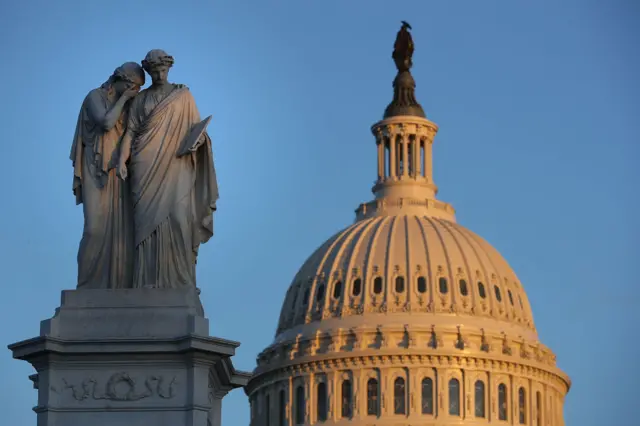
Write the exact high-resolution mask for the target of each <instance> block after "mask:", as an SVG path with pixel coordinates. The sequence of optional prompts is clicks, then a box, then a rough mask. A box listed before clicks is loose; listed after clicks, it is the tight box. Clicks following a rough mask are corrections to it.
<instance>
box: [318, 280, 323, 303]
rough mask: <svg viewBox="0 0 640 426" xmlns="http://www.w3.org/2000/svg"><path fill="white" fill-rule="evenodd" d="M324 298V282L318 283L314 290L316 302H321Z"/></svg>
mask: <svg viewBox="0 0 640 426" xmlns="http://www.w3.org/2000/svg"><path fill="white" fill-rule="evenodd" d="M322 299H324V284H320V285H319V286H318V289H317V290H316V302H318V303H319V302H322Z"/></svg>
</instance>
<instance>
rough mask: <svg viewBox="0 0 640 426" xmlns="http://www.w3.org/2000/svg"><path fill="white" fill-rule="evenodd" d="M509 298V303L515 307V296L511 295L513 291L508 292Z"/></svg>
mask: <svg viewBox="0 0 640 426" xmlns="http://www.w3.org/2000/svg"><path fill="white" fill-rule="evenodd" d="M507 296H509V303H511V306H513V294H511V290H507Z"/></svg>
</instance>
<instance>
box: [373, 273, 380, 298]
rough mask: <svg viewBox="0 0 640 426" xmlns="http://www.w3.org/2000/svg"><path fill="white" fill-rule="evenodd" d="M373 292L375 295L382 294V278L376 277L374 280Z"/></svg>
mask: <svg viewBox="0 0 640 426" xmlns="http://www.w3.org/2000/svg"><path fill="white" fill-rule="evenodd" d="M373 292H374V293H375V294H380V293H382V277H375V278H374V280H373Z"/></svg>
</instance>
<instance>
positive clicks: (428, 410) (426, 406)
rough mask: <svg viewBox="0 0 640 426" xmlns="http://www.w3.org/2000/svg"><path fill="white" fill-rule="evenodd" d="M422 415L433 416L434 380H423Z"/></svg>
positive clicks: (428, 378)
mask: <svg viewBox="0 0 640 426" xmlns="http://www.w3.org/2000/svg"><path fill="white" fill-rule="evenodd" d="M422 414H433V379H431V377H425V378H424V379H422Z"/></svg>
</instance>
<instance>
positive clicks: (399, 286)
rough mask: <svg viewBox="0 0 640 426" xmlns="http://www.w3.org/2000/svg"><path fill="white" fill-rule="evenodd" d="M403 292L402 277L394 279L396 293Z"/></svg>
mask: <svg viewBox="0 0 640 426" xmlns="http://www.w3.org/2000/svg"><path fill="white" fill-rule="evenodd" d="M403 291H404V277H396V293H402V292H403Z"/></svg>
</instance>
